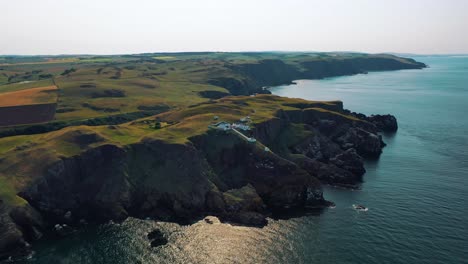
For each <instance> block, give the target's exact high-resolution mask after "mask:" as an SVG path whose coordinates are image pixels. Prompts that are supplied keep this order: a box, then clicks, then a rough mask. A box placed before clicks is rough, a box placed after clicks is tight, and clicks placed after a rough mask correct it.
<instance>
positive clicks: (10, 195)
mask: <svg viewBox="0 0 468 264" xmlns="http://www.w3.org/2000/svg"><path fill="white" fill-rule="evenodd" d="M0 199H2V200H3V201H4V202H5V204H7V205H10V206H22V205H25V204H26V203H27V202H26V200H24V199H23V198H21V197H19V196H18V195H16V188H14V186H13V185H12V184H11V183H10V182H9V181H8V180H7V179H6V178H4V177H2V176H0Z"/></svg>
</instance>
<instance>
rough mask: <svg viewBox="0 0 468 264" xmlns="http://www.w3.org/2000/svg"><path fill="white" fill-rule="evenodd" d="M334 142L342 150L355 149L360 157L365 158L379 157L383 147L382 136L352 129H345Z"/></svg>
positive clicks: (359, 129)
mask: <svg viewBox="0 0 468 264" xmlns="http://www.w3.org/2000/svg"><path fill="white" fill-rule="evenodd" d="M334 140H335V142H337V143H338V144H339V145H340V146H341V148H342V149H350V148H355V149H356V150H357V152H358V153H359V154H360V155H362V156H365V157H377V156H379V155H380V154H381V153H382V148H383V147H384V146H385V143H383V141H382V136H380V135H377V134H374V133H370V132H368V131H365V130H363V129H361V128H354V127H352V128H349V129H347V130H346V131H345V133H343V134H342V135H340V136H339V137H337V138H335V139H334Z"/></svg>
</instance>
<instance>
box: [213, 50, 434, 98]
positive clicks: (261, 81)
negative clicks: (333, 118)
mask: <svg viewBox="0 0 468 264" xmlns="http://www.w3.org/2000/svg"><path fill="white" fill-rule="evenodd" d="M425 67H426V65H425V64H424V63H420V62H416V61H415V60H413V59H405V58H398V57H394V56H381V57H354V58H332V57H328V58H326V59H315V60H307V61H300V62H296V63H295V64H292V63H286V62H285V61H283V60H280V59H264V60H260V61H258V62H255V63H237V64H232V65H231V64H227V65H226V68H227V69H228V70H229V71H230V73H231V74H233V75H238V76H239V77H238V78H235V77H221V78H210V80H209V83H210V84H212V85H216V86H221V87H224V88H226V89H227V90H228V91H229V92H230V93H231V94H233V95H249V94H253V93H269V91H268V90H264V89H262V88H263V87H265V86H276V85H282V84H291V83H292V81H294V80H299V79H322V78H326V77H335V76H345V75H354V74H362V73H367V72H370V71H391V70H403V69H422V68H425Z"/></svg>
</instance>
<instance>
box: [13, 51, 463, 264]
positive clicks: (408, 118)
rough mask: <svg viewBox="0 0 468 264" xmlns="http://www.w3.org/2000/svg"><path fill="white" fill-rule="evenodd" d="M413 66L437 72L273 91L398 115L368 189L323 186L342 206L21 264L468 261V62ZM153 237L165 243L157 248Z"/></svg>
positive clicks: (141, 229)
mask: <svg viewBox="0 0 468 264" xmlns="http://www.w3.org/2000/svg"><path fill="white" fill-rule="evenodd" d="M415 59H416V60H418V61H421V62H424V63H426V64H427V65H428V66H429V67H428V68H426V69H423V70H401V71H391V72H370V73H368V74H360V75H354V76H345V77H336V78H327V79H323V80H297V81H296V84H295V85H286V86H279V87H274V88H271V91H272V93H273V94H276V95H280V96H287V97H295V98H304V99H309V100H342V101H343V102H344V106H345V108H347V109H350V110H352V111H355V112H361V113H364V114H368V115H370V114H388V113H390V114H393V115H395V116H396V117H397V119H398V124H399V129H398V132H397V133H395V134H392V135H383V138H384V141H385V142H386V143H387V144H388V145H387V147H386V148H385V149H384V152H383V154H382V155H381V157H380V159H378V160H368V161H366V164H365V165H366V169H367V173H366V174H365V175H364V182H363V184H362V186H361V189H359V190H347V189H338V188H333V187H330V186H325V187H324V195H325V197H326V199H328V200H331V201H333V202H335V203H336V207H335V208H329V209H326V210H325V211H324V212H322V213H320V214H316V213H315V214H312V213H302V214H298V215H293V216H291V217H289V218H287V219H269V223H268V225H267V226H266V227H264V228H253V227H243V226H234V225H230V224H222V223H220V222H219V221H218V220H217V219H216V218H215V217H211V219H212V220H213V222H214V223H213V224H208V223H206V222H205V221H200V222H197V223H194V224H192V225H186V226H183V225H178V224H174V223H164V222H157V221H153V220H140V219H135V218H130V219H128V220H126V221H125V222H123V223H120V224H118V223H112V222H111V223H108V224H104V225H100V226H88V227H86V228H84V229H83V230H80V231H78V232H77V233H76V234H74V235H72V236H69V237H66V238H63V239H56V240H42V241H39V242H37V243H35V244H34V245H33V250H34V253H33V254H32V255H30V256H29V257H28V258H27V259H24V260H22V261H19V263H44V264H46V263H47V264H49V263H112V264H117V263H350V264H351V263H353V264H354V263H355V264H365V263H379V264H384V263H389V264H396V263H415V264H416V263H449V264H450V263H454V264H458V263H468V56H418V57H415ZM353 204H362V205H365V206H366V207H368V211H366V212H363V211H356V210H355V209H354V208H353ZM155 228H159V229H161V230H162V231H163V232H164V233H165V234H166V235H167V237H168V240H169V243H168V244H167V245H165V246H161V247H158V248H151V247H150V245H149V241H148V239H147V238H146V235H147V233H148V232H150V231H152V230H153V229H155Z"/></svg>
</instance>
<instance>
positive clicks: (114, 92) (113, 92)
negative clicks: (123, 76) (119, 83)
mask: <svg viewBox="0 0 468 264" xmlns="http://www.w3.org/2000/svg"><path fill="white" fill-rule="evenodd" d="M91 97H92V98H100V97H125V91H123V90H118V89H107V90H103V91H99V92H93V93H92V94H91Z"/></svg>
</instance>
